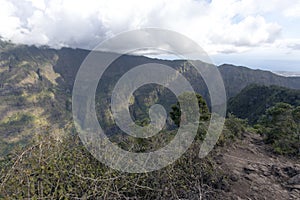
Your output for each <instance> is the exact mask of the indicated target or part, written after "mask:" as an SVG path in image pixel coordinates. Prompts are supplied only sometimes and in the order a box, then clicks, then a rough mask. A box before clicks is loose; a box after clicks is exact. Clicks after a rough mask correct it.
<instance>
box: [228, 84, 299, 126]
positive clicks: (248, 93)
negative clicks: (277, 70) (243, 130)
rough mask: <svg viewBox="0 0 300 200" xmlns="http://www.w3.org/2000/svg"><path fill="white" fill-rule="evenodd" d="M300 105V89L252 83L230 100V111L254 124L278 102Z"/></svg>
mask: <svg viewBox="0 0 300 200" xmlns="http://www.w3.org/2000/svg"><path fill="white" fill-rule="evenodd" d="M279 102H284V103H289V104H291V105H293V106H300V91H299V90H292V89H288V88H283V87H278V86H263V85H250V86H248V87H246V88H245V89H243V90H242V91H241V93H239V94H238V95H237V96H236V97H234V98H232V99H230V100H229V102H228V112H229V113H233V114H234V115H236V116H237V117H239V118H243V119H248V121H249V123H251V124H254V123H256V122H257V120H258V119H259V118H260V117H261V116H262V115H263V114H264V113H265V112H266V110H267V109H268V108H270V107H272V106H274V105H275V104H276V103H279Z"/></svg>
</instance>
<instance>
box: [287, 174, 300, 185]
mask: <svg viewBox="0 0 300 200" xmlns="http://www.w3.org/2000/svg"><path fill="white" fill-rule="evenodd" d="M288 184H292V185H300V174H297V175H296V176H293V177H292V178H290V179H289V180H288Z"/></svg>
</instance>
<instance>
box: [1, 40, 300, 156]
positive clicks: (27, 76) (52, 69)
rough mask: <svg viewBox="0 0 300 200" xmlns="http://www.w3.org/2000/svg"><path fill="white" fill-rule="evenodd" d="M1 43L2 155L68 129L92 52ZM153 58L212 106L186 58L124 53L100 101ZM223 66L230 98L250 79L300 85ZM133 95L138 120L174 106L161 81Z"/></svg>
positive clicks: (107, 122) (104, 117) (107, 120)
mask: <svg viewBox="0 0 300 200" xmlns="http://www.w3.org/2000/svg"><path fill="white" fill-rule="evenodd" d="M0 44H1V45H0V124H1V127H0V143H1V149H0V151H1V153H0V154H3V153H4V154H6V153H8V152H9V151H10V149H11V148H12V147H13V146H16V145H19V144H21V145H24V144H26V143H27V142H28V141H29V140H31V138H32V137H33V136H35V135H39V134H40V133H52V134H54V135H63V134H64V132H70V131H71V130H72V120H71V119H72V118H71V115H72V114H71V92H72V86H73V82H74V79H75V76H76V73H77V70H78V68H79V67H80V65H81V63H82V61H83V60H84V59H85V57H86V56H87V55H88V53H89V51H87V50H82V49H71V48H62V49H58V50H56V49H50V48H48V47H35V46H26V45H15V44H12V43H9V42H3V41H2V42H1V43H0ZM150 62H154V63H160V64H166V65H169V66H171V67H173V68H175V69H177V70H178V71H180V72H181V73H183V75H184V76H185V77H186V78H187V79H188V80H189V81H190V82H191V84H192V86H193V87H194V89H195V91H196V92H198V93H199V94H201V95H202V96H203V97H204V98H205V99H206V101H207V103H208V105H210V102H209V94H208V91H207V88H206V86H205V84H204V81H203V79H202V78H201V77H200V75H198V74H197V73H196V71H195V70H194V69H193V68H192V67H191V66H190V64H189V63H188V62H186V61H183V60H176V61H168V60H159V59H151V58H147V57H143V56H129V55H124V56H121V57H120V58H119V59H117V60H116V61H115V62H114V63H112V65H111V66H110V67H109V70H107V71H106V73H105V74H104V76H103V79H101V80H100V82H99V84H101V91H98V93H97V95H96V98H97V99H98V101H97V102H110V93H111V89H112V87H113V85H114V84H115V83H116V81H117V80H118V78H119V77H121V76H122V75H123V74H124V73H125V72H126V71H128V70H129V69H131V68H132V67H134V66H137V65H141V64H145V63H150ZM219 69H220V72H221V75H222V77H223V79H224V83H225V88H226V91H227V94H228V98H229V97H232V96H234V95H236V94H237V93H239V92H240V91H241V90H242V89H243V88H244V87H246V86H247V85H249V84H252V83H257V84H265V85H271V84H272V85H274V84H275V85H279V86H285V87H289V88H296V89H297V88H298V89H299V88H300V78H295V77H281V76H278V75H275V74H272V73H271V72H265V71H258V70H251V69H248V68H245V67H236V66H231V65H222V66H220V67H219ZM135 97H136V98H135V100H134V103H133V105H132V108H131V109H130V110H131V114H132V116H133V118H134V119H135V120H137V121H145V120H146V121H147V118H148V114H147V109H148V108H149V106H151V105H153V104H154V103H161V104H163V105H165V106H166V109H167V111H170V109H171V106H172V105H173V104H174V103H176V101H177V100H176V98H175V97H174V95H173V94H172V93H171V92H170V91H169V90H167V89H164V88H160V87H159V86H157V85H150V86H146V87H143V88H141V89H139V90H137V91H136V92H135ZM101 106H102V107H101ZM97 108H98V110H99V112H98V118H99V119H101V121H103V122H104V126H106V129H107V130H108V131H110V132H114V131H116V129H115V127H114V126H113V120H112V118H111V113H110V111H109V104H105V103H102V104H97Z"/></svg>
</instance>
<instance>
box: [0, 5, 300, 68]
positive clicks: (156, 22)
mask: <svg viewBox="0 0 300 200" xmlns="http://www.w3.org/2000/svg"><path fill="white" fill-rule="evenodd" d="M299 21H300V0H288V1H284V0H267V1H262V0H151V1H142V0H83V1H81V0H78V1H75V0H0V36H1V37H2V38H4V39H7V40H12V41H13V42H16V43H25V44H36V45H49V46H52V47H55V48H59V47H62V46H69V47H78V48H86V49H93V48H94V47H95V46H96V45H97V44H98V43H99V42H101V41H103V40H105V39H107V38H109V37H112V36H114V35H116V34H118V33H121V32H123V31H128V30H134V29H138V28H145V27H157V28H165V29H170V30H174V31H177V32H179V33H182V34H184V35H186V36H188V37H189V38H191V39H193V40H194V41H196V42H197V43H198V44H199V45H200V46H201V47H202V48H203V49H204V50H205V51H206V52H207V53H208V54H209V55H210V56H211V58H212V60H213V61H214V63H216V64H221V63H233V64H237V65H246V66H249V67H252V68H261V69H270V70H274V71H277V70H284V71H300V26H299Z"/></svg>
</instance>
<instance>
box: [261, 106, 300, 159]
mask: <svg viewBox="0 0 300 200" xmlns="http://www.w3.org/2000/svg"><path fill="white" fill-rule="evenodd" d="M299 121H300V108H299V107H297V108H295V107H293V106H291V105H290V104H287V103H277V104H276V105H275V106H273V107H271V108H269V109H268V110H267V111H266V114H265V115H264V116H263V117H262V118H261V120H260V122H259V123H260V125H261V129H260V132H261V133H262V134H263V135H264V137H265V141H266V143H268V144H271V145H272V146H273V148H274V151H275V152H277V153H280V154H287V155H299V153H300V152H299V146H300V140H299V139H300V138H299Z"/></svg>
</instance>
